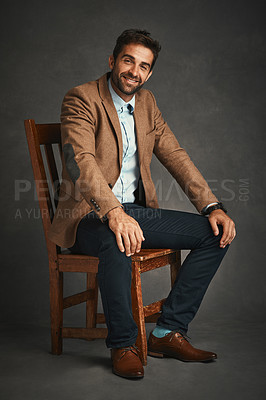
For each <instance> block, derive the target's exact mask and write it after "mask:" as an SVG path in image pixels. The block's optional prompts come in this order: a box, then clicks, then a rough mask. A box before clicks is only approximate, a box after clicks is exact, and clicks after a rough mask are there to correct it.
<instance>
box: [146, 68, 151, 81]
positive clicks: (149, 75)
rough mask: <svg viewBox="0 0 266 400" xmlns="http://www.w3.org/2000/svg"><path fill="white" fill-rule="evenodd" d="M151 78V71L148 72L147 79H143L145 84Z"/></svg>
mask: <svg viewBox="0 0 266 400" xmlns="http://www.w3.org/2000/svg"><path fill="white" fill-rule="evenodd" d="M151 76H152V70H150V72H149V74H148V76H147V78H146V79H145V82H147V80H148V79H150V77H151Z"/></svg>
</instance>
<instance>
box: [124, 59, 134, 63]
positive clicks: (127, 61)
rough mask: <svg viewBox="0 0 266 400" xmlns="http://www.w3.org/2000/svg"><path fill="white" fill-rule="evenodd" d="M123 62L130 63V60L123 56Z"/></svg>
mask: <svg viewBox="0 0 266 400" xmlns="http://www.w3.org/2000/svg"><path fill="white" fill-rule="evenodd" d="M124 61H125V63H127V64H130V63H131V62H132V61H131V60H130V58H125V59H124Z"/></svg>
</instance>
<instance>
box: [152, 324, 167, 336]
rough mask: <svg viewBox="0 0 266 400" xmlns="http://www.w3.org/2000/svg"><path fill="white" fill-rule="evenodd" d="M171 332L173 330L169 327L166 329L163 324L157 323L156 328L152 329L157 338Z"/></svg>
mask: <svg viewBox="0 0 266 400" xmlns="http://www.w3.org/2000/svg"><path fill="white" fill-rule="evenodd" d="M170 332H172V331H169V329H165V328H163V327H162V326H159V325H156V328H155V329H154V330H153V331H152V334H153V336H155V337H157V338H162V337H164V336H165V335H167V334H168V333H170Z"/></svg>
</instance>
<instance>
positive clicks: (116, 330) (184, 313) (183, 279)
mask: <svg viewBox="0 0 266 400" xmlns="http://www.w3.org/2000/svg"><path fill="white" fill-rule="evenodd" d="M124 210H125V212H126V213H127V214H129V215H130V216H131V217H133V218H135V219H136V221H138V223H139V225H140V227H141V229H142V230H143V233H144V237H145V241H144V242H142V248H172V249H177V250H181V249H189V250H191V251H190V253H189V254H188V256H187V257H186V259H185V261H184V262H183V264H182V267H181V270H180V273H179V275H178V277H177V279H176V282H175V283H174V286H173V288H172V290H171V292H170V293H169V296H168V297H167V299H166V301H165V303H164V305H163V310H162V315H161V316H160V318H159V319H158V325H160V326H162V327H164V328H167V329H170V330H179V331H181V332H183V333H186V332H187V330H188V324H189V323H190V322H191V321H192V319H193V318H194V316H195V314H196V312H197V310H198V308H199V306H200V304H201V301H202V299H203V296H204V294H205V292H206V290H207V288H208V286H209V283H210V282H211V280H212V278H213V276H214V274H215V272H216V271H217V269H218V267H219V265H220V263H221V261H222V259H223V257H224V255H225V253H226V251H227V249H228V246H227V247H226V248H224V249H222V248H220V247H219V241H220V238H221V234H222V230H220V234H219V236H214V234H213V231H212V229H211V226H210V224H209V221H208V219H207V218H206V217H203V216H201V215H198V214H192V213H187V212H181V211H174V210H164V209H151V208H145V207H142V206H139V205H136V204H133V203H125V204H124ZM71 250H72V251H76V252H81V253H84V254H88V255H91V256H97V257H99V260H100V261H99V271H98V284H99V288H100V292H101V298H102V303H103V309H104V314H105V318H106V324H107V327H108V337H107V339H106V344H107V347H113V348H118V347H125V346H129V345H132V344H134V343H135V341H136V338H137V334H138V331H137V326H136V324H135V321H134V319H133V317H132V308H131V257H127V256H126V255H125V253H122V252H121V251H120V250H119V249H118V247H117V244H116V238H115V235H114V233H113V232H112V231H111V229H110V228H109V227H108V223H106V224H103V223H102V222H101V221H100V220H99V219H98V218H97V216H96V214H95V213H94V212H92V213H89V214H88V215H86V216H85V217H84V218H83V219H82V220H81V221H80V223H79V226H78V230H77V236H76V243H75V245H74V246H73V247H72V248H71Z"/></svg>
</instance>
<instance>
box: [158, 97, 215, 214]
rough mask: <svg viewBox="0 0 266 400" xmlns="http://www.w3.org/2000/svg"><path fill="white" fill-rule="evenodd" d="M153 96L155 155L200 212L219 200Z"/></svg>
mask: <svg viewBox="0 0 266 400" xmlns="http://www.w3.org/2000/svg"><path fill="white" fill-rule="evenodd" d="M151 95H152V97H153V101H154V125H155V145H154V154H155V155H156V157H157V158H158V159H159V161H160V162H161V163H162V164H163V165H164V166H165V168H166V169H167V170H168V171H169V172H170V174H171V175H172V176H173V177H174V178H175V179H176V181H177V182H178V184H179V185H180V186H181V188H182V189H183V191H184V192H185V194H186V195H187V196H188V198H189V199H190V201H191V202H192V204H194V206H195V207H196V209H197V210H198V211H199V212H200V211H201V210H202V209H203V208H204V207H205V206H206V205H208V204H210V203H213V202H217V201H218V200H217V198H216V196H215V195H214V194H213V193H212V191H211V189H210V187H209V185H208V184H207V182H206V181H205V179H204V178H203V176H202V174H201V173H200V172H199V170H198V169H197V168H196V166H195V165H194V163H193V162H192V161H191V159H190V157H189V155H188V154H187V152H186V151H185V150H184V149H183V148H182V147H181V146H180V144H179V143H178V141H177V139H176V137H175V135H174V134H173V132H172V131H171V129H170V128H169V126H168V125H167V123H166V122H165V121H164V119H163V117H162V114H161V112H160V110H159V109H158V107H157V104H156V101H155V98H154V96H153V94H152V93H151Z"/></svg>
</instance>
